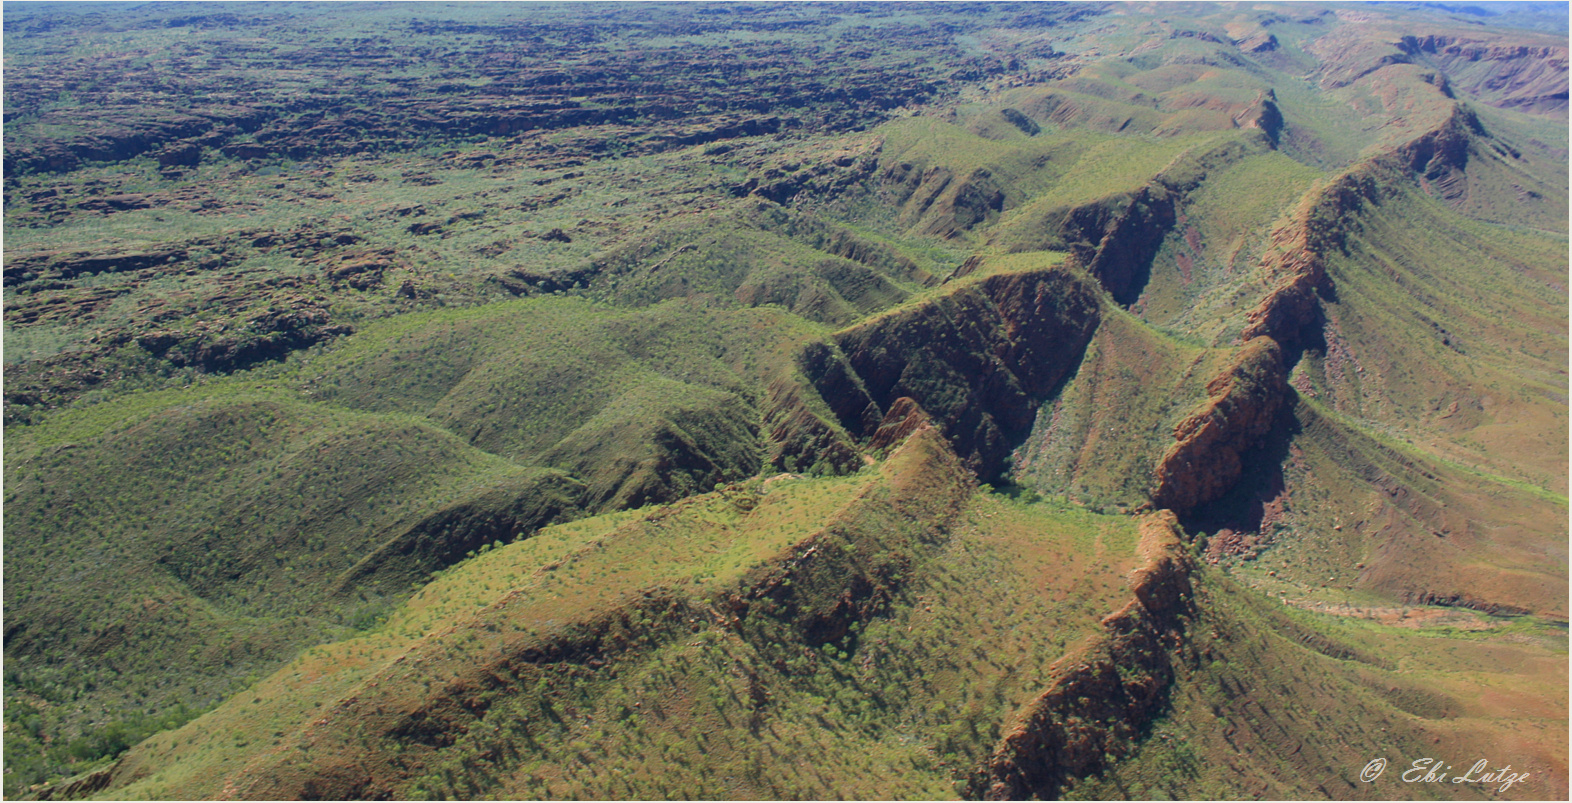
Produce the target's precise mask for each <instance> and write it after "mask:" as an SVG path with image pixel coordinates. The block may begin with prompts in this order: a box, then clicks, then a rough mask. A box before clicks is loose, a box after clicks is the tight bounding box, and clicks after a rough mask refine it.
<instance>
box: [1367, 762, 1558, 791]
mask: <svg viewBox="0 0 1572 803" xmlns="http://www.w3.org/2000/svg"><path fill="white" fill-rule="evenodd" d="M1386 763H1387V762H1386V759H1384V758H1377V759H1372V760H1371V762H1370V763H1369V764H1366V765H1365V768H1364V770H1363V771H1361V772H1360V773H1359V780H1361V781H1364V782H1365V783H1372V782H1374V781H1375V779H1377V778H1379V777H1381V773H1382V772H1384V771H1385V770H1386ZM1451 771H1452V765H1451V764H1443V763H1442V762H1441V759H1438V758H1419V759H1414V763H1413V764H1412V765H1410V766H1409V769H1408V770H1407V771H1406V772H1404V773H1403V775H1402V778H1403V783H1447V782H1451V783H1479V784H1500V786H1498V787H1497V788H1496V791H1497V792H1505V791H1506V790H1508V789H1510V788H1512V784H1515V783H1521V782H1523V781H1526V780H1528V775H1529V774H1528V773H1526V772H1513V771H1512V765H1511V764H1508V765H1506V766H1505V767H1502V768H1500V769H1491V768H1490V762H1488V761H1486V760H1485V759H1480V760H1478V761H1476V762H1474V765H1473V766H1471V767H1469V768H1468V772H1465V773H1463V774H1462V775H1450V776H1449V773H1450V772H1451Z"/></svg>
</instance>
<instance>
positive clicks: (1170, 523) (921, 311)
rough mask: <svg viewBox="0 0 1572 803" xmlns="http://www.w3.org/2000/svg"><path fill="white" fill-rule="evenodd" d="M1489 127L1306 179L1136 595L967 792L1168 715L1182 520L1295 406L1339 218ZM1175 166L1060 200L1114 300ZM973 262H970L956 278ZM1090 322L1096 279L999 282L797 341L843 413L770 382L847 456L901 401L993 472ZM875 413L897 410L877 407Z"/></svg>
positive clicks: (1061, 668) (1165, 484)
mask: <svg viewBox="0 0 1572 803" xmlns="http://www.w3.org/2000/svg"><path fill="white" fill-rule="evenodd" d="M1483 133H1484V132H1483V130H1482V128H1481V127H1480V125H1479V123H1478V121H1477V119H1475V118H1474V116H1473V115H1472V114H1471V113H1470V112H1468V111H1467V109H1466V108H1465V107H1463V106H1461V105H1457V106H1455V107H1454V111H1453V114H1451V115H1450V116H1449V117H1448V118H1447V119H1446V121H1445V122H1444V123H1443V124H1442V125H1441V126H1439V127H1437V128H1436V129H1434V130H1431V131H1429V132H1426V133H1425V134H1423V135H1421V136H1419V137H1416V138H1415V139H1413V140H1411V141H1410V142H1408V143H1407V144H1405V145H1403V146H1401V147H1399V148H1397V149H1395V150H1394V151H1391V152H1389V153H1387V154H1384V155H1382V156H1379V157H1376V158H1374V159H1371V160H1368V161H1365V162H1362V163H1360V164H1357V165H1355V166H1353V167H1352V168H1350V169H1348V170H1347V171H1345V172H1343V173H1342V174H1341V175H1339V176H1337V177H1336V178H1335V179H1333V180H1332V181H1331V182H1330V183H1329V184H1327V185H1326V186H1325V187H1323V188H1321V189H1320V190H1318V191H1313V192H1312V193H1311V194H1310V195H1308V196H1307V197H1306V198H1305V199H1304V200H1303V201H1302V202H1301V204H1300V206H1299V207H1298V208H1297V209H1296V211H1295V213H1294V214H1293V215H1292V216H1291V217H1290V219H1289V220H1288V221H1287V222H1285V223H1284V224H1282V225H1281V226H1279V228H1278V229H1277V230H1275V231H1274V232H1273V234H1272V240H1271V247H1270V248H1269V249H1268V251H1267V254H1266V256H1265V257H1264V258H1263V268H1264V269H1265V270H1266V273H1267V275H1268V276H1269V277H1271V278H1272V280H1273V282H1274V284H1273V287H1272V289H1271V290H1270V291H1269V292H1268V293H1267V294H1266V295H1265V296H1264V297H1263V298H1262V300H1261V301H1260V302H1259V303H1258V305H1257V306H1256V307H1255V308H1254V309H1253V310H1251V311H1250V312H1249V313H1248V317H1247V321H1248V325H1247V327H1246V329H1245V330H1244V332H1243V334H1242V336H1241V347H1240V349H1239V351H1238V353H1237V355H1236V356H1235V358H1234V360H1232V361H1231V363H1230V364H1229V365H1228V366H1227V367H1226V368H1225V369H1224V370H1223V371H1222V372H1220V373H1219V374H1218V375H1217V376H1216V377H1214V378H1213V379H1212V380H1211V381H1210V382H1208V384H1207V386H1206V391H1207V399H1206V400H1205V401H1204V402H1202V403H1201V404H1200V405H1199V406H1198V407H1197V409H1196V410H1194V411H1193V412H1192V414H1191V415H1190V416H1188V417H1186V418H1185V419H1184V420H1183V421H1181V422H1180V423H1179V424H1178V425H1177V426H1176V427H1175V428H1174V433H1173V435H1174V441H1173V443H1172V444H1171V445H1170V446H1169V448H1168V449H1167V450H1166V451H1165V452H1164V454H1163V455H1162V457H1161V458H1160V459H1159V460H1158V461H1157V466H1156V469H1155V471H1154V477H1153V485H1152V491H1151V502H1150V503H1149V508H1151V509H1154V510H1155V511H1156V512H1153V513H1149V514H1148V518H1147V520H1146V521H1145V522H1143V524H1142V538H1141V546H1140V549H1141V554H1142V555H1143V557H1144V558H1145V559H1146V563H1145V565H1144V566H1143V567H1142V568H1141V569H1139V570H1138V571H1136V572H1135V573H1134V574H1133V576H1132V581H1131V585H1132V590H1133V592H1134V595H1135V597H1136V599H1135V600H1134V601H1132V602H1130V603H1129V604H1128V605H1126V606H1125V607H1123V608H1122V609H1121V610H1119V611H1118V612H1115V613H1113V614H1111V615H1109V616H1108V617H1107V618H1106V619H1104V621H1103V628H1104V632H1103V633H1101V634H1098V635H1097V636H1094V637H1092V638H1090V639H1088V640H1087V641H1086V642H1083V643H1082V644H1081V645H1079V646H1077V647H1076V648H1075V649H1074V650H1072V651H1071V652H1070V653H1069V654H1067V655H1066V656H1065V657H1064V658H1063V659H1061V660H1060V661H1059V662H1058V663H1057V664H1056V665H1055V670H1054V673H1055V674H1054V678H1053V680H1051V681H1050V683H1049V686H1048V688H1047V689H1045V690H1044V691H1043V692H1042V694H1041V695H1039V697H1038V698H1037V699H1036V700H1034V701H1033V702H1032V703H1031V704H1029V705H1028V706H1027V707H1026V708H1025V709H1023V710H1022V711H1021V712H1020V713H1019V714H1018V715H1017V717H1016V719H1015V720H1014V721H1013V722H1012V723H1011V724H1010V725H1009V726H1008V727H1007V729H1006V732H1005V735H1004V736H1003V737H1002V738H1001V739H1000V741H999V742H998V744H997V746H996V747H995V749H994V750H993V752H992V753H991V754H990V755H989V756H988V758H987V759H985V760H984V761H983V762H982V763H981V764H980V765H979V766H978V767H976V768H975V769H974V770H973V771H972V773H971V775H970V777H969V778H968V780H967V785H966V794H967V796H968V797H973V798H986V799H1019V798H1022V797H1027V796H1033V797H1042V798H1051V797H1054V796H1056V794H1057V793H1058V791H1059V790H1060V789H1061V787H1062V786H1063V785H1064V783H1065V782H1066V781H1067V780H1072V779H1074V778H1077V777H1084V776H1086V775H1088V774H1090V773H1093V772H1097V771H1100V770H1102V769H1103V768H1104V767H1105V766H1106V764H1107V762H1108V761H1109V760H1111V759H1112V758H1115V757H1117V756H1120V755H1123V754H1124V753H1125V752H1126V751H1127V750H1128V749H1129V745H1130V744H1131V740H1132V739H1133V738H1138V736H1139V734H1140V732H1141V731H1142V730H1143V729H1144V728H1145V727H1146V726H1147V725H1149V724H1150V723H1151V722H1152V721H1153V720H1154V719H1155V718H1156V717H1157V716H1158V715H1159V714H1160V713H1161V711H1162V709H1163V707H1164V705H1165V704H1166V699H1167V689H1168V687H1169V685H1170V684H1171V682H1172V679H1173V677H1174V672H1173V664H1172V661H1174V660H1177V657H1176V654H1175V653H1174V652H1173V648H1175V647H1177V646H1178V645H1179V644H1180V642H1181V641H1182V639H1183V638H1184V631H1185V627H1186V623H1187V621H1188V619H1189V617H1190V616H1191V615H1192V614H1193V613H1194V611H1193V607H1192V605H1191V603H1190V574H1191V572H1192V571H1193V570H1194V564H1193V563H1192V562H1191V561H1190V559H1189V557H1188V555H1187V554H1186V552H1185V549H1184V546H1183V536H1182V530H1181V529H1180V526H1179V525H1180V517H1181V516H1183V515H1185V514H1186V513H1188V512H1190V511H1193V510H1195V509H1197V508H1199V507H1201V506H1203V505H1205V504H1207V503H1209V502H1213V501H1216V500H1218V499H1220V498H1222V497H1223V496H1224V495H1225V494H1226V493H1228V491H1229V490H1230V489H1232V488H1233V487H1234V486H1235V485H1236V484H1237V483H1238V482H1239V481H1240V478H1241V475H1242V474H1243V471H1244V457H1245V456H1246V455H1247V454H1248V453H1250V452H1251V451H1252V450H1255V449H1258V448H1261V447H1262V445H1263V443H1264V442H1265V440H1266V439H1267V438H1268V436H1269V435H1270V434H1271V433H1272V431H1273V429H1274V427H1278V426H1281V425H1282V421H1283V419H1282V417H1281V416H1280V412H1281V411H1282V410H1284V409H1287V408H1288V407H1289V406H1291V405H1292V403H1293V394H1294V391H1293V390H1292V389H1291V388H1290V387H1289V385H1288V383H1287V377H1288V373H1289V371H1290V370H1291V369H1292V367H1293V365H1294V364H1295V363H1296V362H1297V361H1298V359H1299V357H1300V355H1301V354H1302V352H1303V350H1304V348H1305V346H1306V344H1307V343H1308V342H1310V341H1311V340H1312V339H1313V338H1314V337H1315V334H1316V330H1317V329H1318V326H1319V322H1320V314H1319V298H1320V296H1321V295H1322V294H1325V293H1329V292H1331V286H1330V279H1329V277H1328V275H1327V269H1326V255H1327V254H1329V253H1331V252H1332V251H1333V250H1335V249H1339V248H1341V247H1342V246H1343V245H1344V241H1345V238H1346V235H1347V231H1346V229H1345V227H1344V225H1345V224H1344V223H1343V221H1345V220H1346V218H1347V217H1348V216H1349V215H1351V214H1353V213H1355V212H1357V210H1358V208H1359V207H1360V206H1362V205H1364V204H1366V203H1371V202H1377V201H1379V200H1380V198H1381V196H1382V195H1383V193H1385V192H1386V190H1385V189H1383V188H1384V187H1389V186H1392V185H1393V183H1394V180H1401V179H1404V178H1407V177H1409V176H1413V175H1420V176H1424V177H1426V178H1427V179H1428V180H1430V181H1432V182H1434V181H1436V180H1437V179H1440V180H1442V183H1455V182H1459V181H1463V180H1466V178H1465V177H1464V176H1463V169H1464V168H1465V167H1466V165H1467V160H1468V149H1469V143H1470V140H1471V139H1472V138H1473V137H1475V136H1478V135H1482V134H1483ZM1224 156H1225V158H1226V156H1227V155H1226V154H1225V155H1224ZM1165 172H1166V171H1165ZM1186 172H1189V173H1190V175H1189V176H1186V179H1188V180H1180V181H1176V180H1174V179H1173V178H1172V177H1171V176H1159V177H1158V178H1157V179H1156V180H1154V181H1153V182H1152V183H1151V184H1149V185H1148V186H1147V187H1146V188H1144V189H1143V190H1141V191H1140V193H1139V194H1138V196H1137V197H1134V198H1131V199H1130V200H1131V201H1132V202H1131V203H1129V204H1128V205H1127V206H1126V207H1125V211H1124V214H1122V215H1119V216H1111V215H1109V214H1108V206H1106V205H1099V206H1096V207H1092V208H1085V209H1078V210H1072V212H1071V213H1070V214H1069V215H1067V216H1066V218H1065V220H1064V221H1063V223H1062V224H1061V225H1063V226H1065V227H1066V228H1068V227H1071V226H1075V225H1077V224H1086V225H1085V228H1086V229H1087V232H1086V233H1085V234H1084V235H1083V236H1081V237H1076V238H1071V237H1066V238H1065V239H1066V240H1068V241H1071V242H1077V241H1078V242H1079V243H1080V244H1081V245H1080V247H1072V257H1073V258H1072V261H1071V264H1072V266H1079V267H1081V268H1083V269H1084V270H1085V275H1087V276H1089V277H1091V278H1093V279H1095V280H1096V282H1097V284H1098V285H1099V286H1100V289H1101V290H1102V291H1104V292H1107V293H1108V294H1109V295H1110V296H1112V297H1113V298H1114V300H1116V301H1122V302H1124V303H1128V302H1129V301H1131V300H1133V297H1134V296H1135V295H1138V294H1139V291H1140V285H1142V284H1144V280H1143V277H1144V274H1143V272H1142V271H1143V270H1144V269H1145V266H1149V264H1150V262H1151V259H1152V257H1153V256H1154V254H1155V252H1156V247H1157V246H1156V245H1155V243H1157V242H1160V241H1161V239H1162V236H1163V235H1164V234H1165V233H1166V230H1167V228H1169V227H1171V226H1172V225H1173V222H1172V218H1173V211H1174V204H1175V203H1176V202H1177V201H1178V200H1180V199H1182V197H1183V195H1184V194H1186V193H1187V192H1188V190H1190V189H1193V188H1194V187H1195V186H1197V185H1198V184H1199V182H1200V180H1201V178H1202V177H1204V169H1203V170H1195V169H1194V167H1192V169H1191V170H1190V171H1186ZM1197 173H1199V175H1197ZM1099 233H1100V234H1101V236H1100V237H1099V236H1097V235H1098V234H1099ZM1090 242H1097V243H1098V245H1097V246H1095V247H1092V246H1090ZM1143 243H1144V244H1143ZM976 264H977V262H976V261H975V260H973V261H969V262H968V263H967V265H963V266H962V268H961V269H960V270H958V271H957V276H961V275H964V274H965V273H966V272H967V271H968V269H970V268H975V267H976ZM953 278H956V277H952V279H953ZM1099 319H1100V306H1099V302H1098V300H1097V292H1096V289H1094V288H1093V287H1091V286H1089V285H1088V283H1087V281H1086V279H1085V278H1083V275H1082V274H1080V273H1078V272H1075V271H1072V270H1062V269H1060V270H1046V271H1038V272H1028V273H1020V274H1013V275H1001V276H992V277H989V278H987V279H985V280H983V281H981V282H979V283H977V284H974V285H971V286H968V287H965V288H963V289H961V290H958V291H957V292H955V293H953V294H951V295H949V296H946V297H944V298H942V299H940V300H938V301H936V302H934V303H931V304H928V305H925V306H923V307H919V308H916V309H912V310H907V311H902V312H899V313H897V314H892V315H888V316H885V317H883V318H880V319H877V320H875V321H873V322H869V323H866V324H862V325H860V326H857V327H853V328H851V329H848V330H845V331H843V332H841V333H839V334H837V335H836V336H835V337H834V338H833V339H832V340H833V342H832V343H829V344H816V345H813V346H810V347H808V348H807V349H806V350H805V351H804V352H803V353H802V355H801V358H800V367H801V369H802V374H803V376H804V378H805V379H806V380H807V382H808V383H809V384H811V385H812V387H813V389H814V390H815V391H817V395H818V396H819V397H820V399H821V400H822V401H823V403H824V405H825V406H826V407H828V408H829V410H830V411H831V413H832V414H833V416H834V418H835V423H836V424H838V425H839V426H838V427H837V426H834V425H832V424H830V423H829V422H825V421H822V420H820V421H816V422H814V423H815V424H816V426H815V425H810V424H808V423H807V422H811V421H814V419H815V416H814V415H813V414H812V413H811V411H810V410H809V409H808V408H807V406H806V405H804V404H802V399H801V398H800V397H794V396H792V395H791V393H790V392H785V391H784V390H783V392H782V393H780V394H772V401H778V402H781V403H783V404H784V405H785V406H786V407H787V408H789V409H790V410H791V413H790V415H789V416H788V417H790V418H793V419H794V423H795V425H796V428H797V429H798V430H801V431H811V432H812V433H813V435H814V436H815V437H816V438H817V439H818V440H819V442H820V443H824V444H825V445H826V446H827V447H829V448H830V449H831V450H832V451H840V452H842V453H845V452H854V451H855V447H854V446H852V445H851V444H850V443H847V442H846V440H848V438H837V437H836V435H838V434H840V433H844V434H845V435H846V436H849V439H853V440H857V441H862V442H863V443H864V444H865V445H866V446H867V447H869V448H870V449H876V448H879V447H881V446H882V445H883V444H884V443H887V442H888V441H889V439H890V435H892V434H893V433H895V432H897V431H898V428H899V425H898V424H893V423H892V421H891V420H890V419H899V418H901V416H900V414H899V411H904V410H906V409H909V408H913V407H916V408H920V409H926V410H928V411H930V412H931V413H932V415H933V418H934V421H935V423H936V425H938V426H939V428H940V429H941V430H942V431H943V433H944V434H945V436H946V437H947V438H948V439H949V440H950V442H951V444H952V445H953V447H954V449H955V451H956V452H957V454H959V455H960V456H961V457H962V459H963V460H964V461H965V464H966V466H967V467H968V468H970V469H971V470H972V471H974V472H975V473H976V474H977V476H978V477H979V478H981V479H983V480H993V479H997V478H998V477H999V475H1000V474H1001V472H1002V470H1003V460H1004V458H1005V457H1006V456H1008V454H1009V452H1010V449H1011V448H1013V446H1014V445H1016V444H1018V443H1019V442H1020V438H1021V437H1024V435H1025V431H1026V428H1027V427H1029V426H1030V422H1031V419H1032V416H1033V415H1034V414H1035V412H1036V410H1037V408H1038V406H1039V405H1040V404H1041V403H1042V402H1043V401H1044V400H1046V399H1047V398H1050V397H1051V395H1052V394H1054V393H1057V390H1058V386H1059V383H1060V382H1062V380H1063V379H1064V377H1065V376H1067V375H1068V374H1069V373H1070V372H1071V371H1073V370H1074V366H1075V364H1076V363H1077V362H1078V361H1079V360H1080V358H1081V355H1082V354H1083V353H1084V351H1085V348H1086V346H1087V344H1088V343H1089V342H1090V340H1091V336H1092V334H1093V333H1094V332H1095V330H1096V327H1097V325H1098V322H1099ZM799 392H800V391H799ZM886 410H888V411H890V415H889V416H885V415H882V414H883V412H884V411H886ZM784 429H789V428H784ZM782 431H783V428H777V430H776V434H781V433H782Z"/></svg>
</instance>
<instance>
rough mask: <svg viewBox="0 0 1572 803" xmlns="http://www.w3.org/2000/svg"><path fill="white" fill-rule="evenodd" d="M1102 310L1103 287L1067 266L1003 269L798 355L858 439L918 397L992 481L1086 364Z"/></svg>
mask: <svg viewBox="0 0 1572 803" xmlns="http://www.w3.org/2000/svg"><path fill="white" fill-rule="evenodd" d="M1100 315H1101V313H1100V311H1099V307H1098V301H1097V295H1096V291H1095V290H1094V289H1093V288H1092V287H1090V286H1088V284H1087V283H1086V282H1085V280H1083V279H1080V278H1078V277H1077V276H1075V275H1074V274H1073V273H1070V272H1069V271H1064V270H1044V271H1033V272H1028V273H1017V274H1003V275H998V276H992V277H989V278H987V279H984V280H982V281H980V282H978V283H976V284H973V285H970V286H967V287H964V288H962V289H960V290H958V291H956V292H954V293H952V294H950V295H947V296H944V297H942V298H940V299H937V300H935V301H933V302H930V303H927V304H923V305H921V306H918V307H914V308H911V309H908V310H902V311H899V312H896V313H893V314H890V315H887V316H884V317H881V318H878V319H876V320H874V321H872V322H870V323H866V324H862V325H859V326H856V327H852V328H851V329H848V330H845V331H843V332H841V333H839V334H837V335H836V336H835V337H834V340H833V345H826V344H817V345H815V346H812V347H810V348H808V349H807V350H805V351H804V352H803V354H802V356H801V357H800V358H799V362H800V365H801V367H802V371H803V374H804V376H806V377H807V379H808V381H809V382H810V383H811V384H812V385H813V387H814V389H815V390H817V391H818V392H819V395H820V396H821V397H822V398H823V399H824V402H825V404H826V405H827V406H828V407H829V409H830V410H831V411H832V413H833V414H834V415H835V417H836V418H837V419H838V420H839V423H840V425H841V426H842V427H844V428H845V430H846V431H847V432H848V433H850V434H851V435H853V436H854V437H856V438H858V439H867V438H871V437H873V436H874V435H875V433H876V432H877V431H878V429H879V426H880V423H881V422H882V421H883V419H884V417H885V413H886V411H889V410H890V409H891V408H892V406H893V405H894V404H895V402H896V401H897V400H899V399H901V398H903V397H905V398H909V399H911V400H912V401H913V402H915V403H916V404H917V405H919V406H920V407H921V408H922V409H924V410H927V411H928V413H929V414H931V415H932V416H933V419H934V421H935V422H936V424H937V425H938V426H939V428H940V429H941V430H942V431H943V432H944V434H945V436H946V437H947V438H949V439H950V442H951V443H952V444H953V445H954V446H955V450H956V452H957V453H958V454H960V455H961V457H962V459H963V460H964V461H965V462H966V464H967V466H968V467H969V468H971V469H972V470H973V471H975V472H976V473H977V475H978V476H979V477H981V478H983V479H984V480H991V479H994V478H996V477H998V476H999V474H1000V472H1001V471H1002V470H1003V468H1004V460H1005V458H1006V457H1007V456H1008V455H1009V453H1010V450H1011V449H1012V448H1013V447H1014V445H1015V442H1016V441H1017V440H1019V438H1020V437H1022V436H1023V435H1024V434H1025V433H1026V432H1027V431H1028V430H1029V429H1030V428H1031V425H1032V421H1033V419H1034V416H1035V414H1036V412H1037V407H1038V406H1039V405H1040V404H1041V403H1042V401H1043V400H1044V399H1046V398H1048V396H1049V395H1050V394H1051V393H1052V392H1053V391H1054V389H1055V388H1056V387H1057V386H1058V384H1059V382H1060V381H1061V380H1063V379H1064V377H1065V376H1066V375H1068V373H1069V372H1070V371H1071V370H1073V369H1074V367H1075V366H1076V365H1077V364H1078V363H1079V362H1080V355H1081V353H1082V352H1083V351H1084V350H1085V348H1086V344H1087V343H1088V342H1089V341H1090V340H1091V336H1092V332H1093V331H1094V330H1095V329H1096V327H1097V323H1098V321H1099V320H1100Z"/></svg>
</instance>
